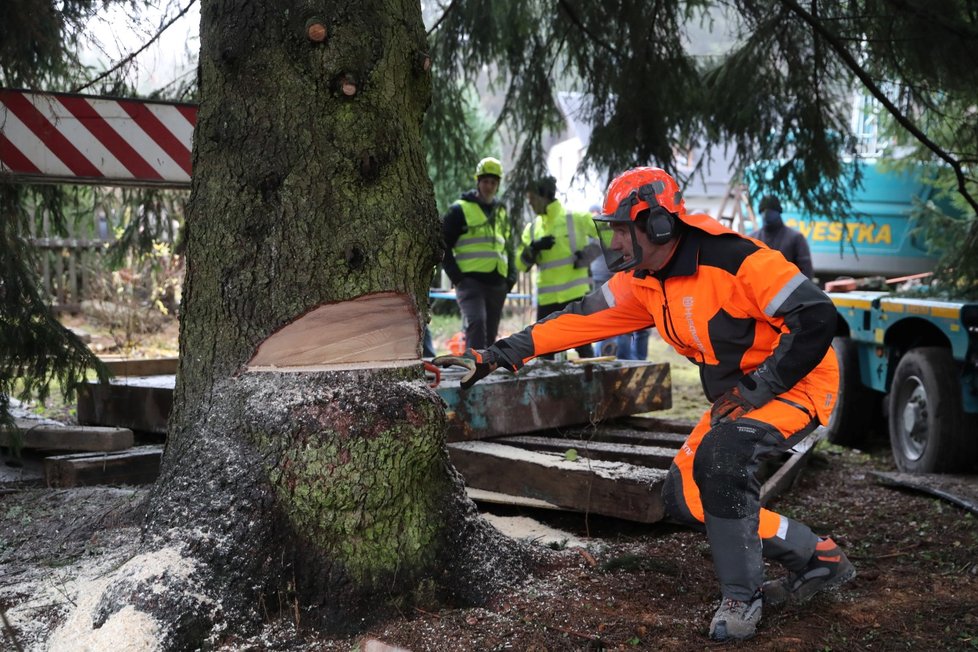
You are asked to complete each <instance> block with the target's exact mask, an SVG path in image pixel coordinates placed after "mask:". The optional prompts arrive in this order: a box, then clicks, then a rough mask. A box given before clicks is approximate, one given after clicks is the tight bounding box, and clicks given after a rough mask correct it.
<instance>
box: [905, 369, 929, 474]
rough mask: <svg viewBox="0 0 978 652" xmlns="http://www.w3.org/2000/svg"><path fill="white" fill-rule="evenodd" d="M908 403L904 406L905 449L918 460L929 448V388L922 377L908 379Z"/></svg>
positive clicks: (910, 457) (907, 453)
mask: <svg viewBox="0 0 978 652" xmlns="http://www.w3.org/2000/svg"><path fill="white" fill-rule="evenodd" d="M905 387H906V389H907V392H906V394H905V396H907V399H906V403H904V406H903V419H902V421H903V424H902V425H903V428H902V429H901V430H902V433H901V434H902V435H903V436H902V437H901V438H900V439H901V440H902V442H903V449H904V452H905V453H906V456H907V457H908V458H909V459H913V460H917V459H920V457H921V456H922V455H923V454H924V449H925V448H927V390H926V389H924V384H923V382H921V380H920V378H918V377H916V376H911V377H910V378H908V379H907V380H906V385H905Z"/></svg>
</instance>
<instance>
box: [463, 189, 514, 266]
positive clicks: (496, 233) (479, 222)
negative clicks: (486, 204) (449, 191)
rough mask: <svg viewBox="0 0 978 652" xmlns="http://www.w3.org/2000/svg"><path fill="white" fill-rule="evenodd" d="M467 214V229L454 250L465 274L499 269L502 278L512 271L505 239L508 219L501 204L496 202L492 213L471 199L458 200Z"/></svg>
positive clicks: (506, 237)
mask: <svg viewBox="0 0 978 652" xmlns="http://www.w3.org/2000/svg"><path fill="white" fill-rule="evenodd" d="M455 203H456V204H458V205H459V206H461V207H462V214H463V215H465V232H464V233H462V235H460V236H459V238H458V241H457V242H456V243H455V246H454V247H453V248H452V254H453V255H454V256H455V261H456V262H457V263H458V268H459V270H460V271H461V272H462V273H463V274H469V273H472V272H493V271H494V272H497V273H498V274H499V275H500V276H502V277H503V278H506V276H507V275H508V274H509V263H508V262H507V258H506V243H507V241H508V240H509V220H507V219H506V209H505V208H503V207H502V205H501V204H493V208H492V211H491V214H490V215H486V213H485V211H484V210H482V207H481V206H480V205H479V204H477V203H475V202H471V201H465V200H464V199H459V200H457V201H456V202H455Z"/></svg>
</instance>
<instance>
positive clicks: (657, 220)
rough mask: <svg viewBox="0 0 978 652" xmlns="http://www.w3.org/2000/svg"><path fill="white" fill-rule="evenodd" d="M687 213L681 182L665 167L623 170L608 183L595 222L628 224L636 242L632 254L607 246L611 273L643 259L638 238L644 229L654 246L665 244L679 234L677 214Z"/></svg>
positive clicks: (605, 249)
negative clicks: (640, 220)
mask: <svg viewBox="0 0 978 652" xmlns="http://www.w3.org/2000/svg"><path fill="white" fill-rule="evenodd" d="M685 212H686V204H685V203H684V202H683V194H682V192H680V190H679V184H677V183H676V180H675V179H673V178H672V177H671V176H669V174H667V173H666V171H665V170H663V169H661V168H652V167H641V168H632V169H631V170H628V171H626V172H623V173H621V174H620V175H618V176H617V177H615V179H614V180H613V181H612V182H611V185H609V186H608V192H607V193H606V194H605V199H604V206H603V207H602V210H601V215H599V216H596V217H595V218H594V221H595V223H598V222H606V223H610V224H616V223H617V224H626V225H627V226H628V233H629V236H630V237H631V241H632V247H631V249H632V256H631V257H630V258H625V257H624V254H622V253H621V252H619V251H616V250H613V249H611V248H610V245H605V244H604V241H603V240H602V249H603V250H604V255H605V263H606V264H607V265H608V269H609V271H611V272H623V271H625V270H628V269H632V268H634V267H637V266H638V265H639V263H640V262H641V261H642V255H643V251H642V245H641V243H640V242H639V239H638V238H637V237H636V232H637V231H638V230H641V231H642V232H643V233H644V234H645V235H646V236H647V237H648V240H649V242H650V243H652V244H653V245H664V244H666V243H667V242H669V241H671V240H672V239H673V238H674V237H675V236H676V220H677V216H678V215H680V214H683V213H685ZM642 214H647V215H648V219H646V220H645V222H644V224H643V225H642V227H639V229H637V228H636V220H637V219H638V216H639V215H642Z"/></svg>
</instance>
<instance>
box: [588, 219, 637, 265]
mask: <svg viewBox="0 0 978 652" xmlns="http://www.w3.org/2000/svg"><path fill="white" fill-rule="evenodd" d="M594 222H595V224H596V225H597V227H598V232H599V233H600V232H601V230H602V229H607V228H608V227H610V228H611V230H612V234H613V235H612V237H611V238H607V239H606V238H599V240H600V241H601V251H602V252H603V253H604V261H605V263H606V264H607V265H608V271H609V272H612V273H615V272H625V271H628V270H630V269H635V267H637V266H638V264H639V263H640V262H642V257H643V255H644V252H643V251H642V246H641V245H640V244H639V242H638V237H636V229H635V222H633V221H632V220H631V219H630V218H628V217H627V209H626V218H625V219H624V220H621V219H618V215H601V216H598V217H595V218H594ZM616 240H618V243H619V246H620V247H621V248H620V249H613V248H612V245H613V244H614V243H615V242H616Z"/></svg>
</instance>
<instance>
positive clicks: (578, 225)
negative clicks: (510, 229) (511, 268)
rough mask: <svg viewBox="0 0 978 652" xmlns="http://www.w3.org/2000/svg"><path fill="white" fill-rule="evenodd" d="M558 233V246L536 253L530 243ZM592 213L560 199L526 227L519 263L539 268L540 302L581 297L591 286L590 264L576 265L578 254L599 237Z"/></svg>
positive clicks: (555, 236)
mask: <svg viewBox="0 0 978 652" xmlns="http://www.w3.org/2000/svg"><path fill="white" fill-rule="evenodd" d="M548 235H552V236H553V237H554V246H553V247H551V248H550V249H546V250H544V251H540V252H539V253H538V254H536V256H535V257H534V256H533V254H532V252H531V251H530V249H529V246H530V243H531V242H533V241H534V240H539V239H540V238H543V237H544V236H548ZM597 237H598V234H597V231H596V230H595V227H594V220H593V219H592V218H591V214H590V213H586V212H584V213H573V212H571V211H568V210H565V209H564V207H563V206H561V204H560V202H559V201H556V200H554V201H552V202H550V204H549V205H548V206H547V213H546V214H545V215H537V216H536V218H534V220H533V222H531V223H530V224H527V225H526V228H525V229H524V230H523V238H522V243H521V244H520V249H519V251H518V252H517V256H516V267H517V268H518V269H519V270H520V271H523V272H525V271H528V270H529V269H530V267H532V266H533V265H534V264H535V265H536V268H537V303H538V304H539V305H541V306H548V305H551V304H554V303H566V302H568V301H574V300H575V299H580V298H581V297H583V296H584V295H585V294H587V293H588V290H590V289H591V281H590V276H589V274H588V265H587V264H586V263H585V264H583V265H581V266H575V262H576V261H578V257H577V256H575V254H578V256H579V255H580V254H581V252H583V250H584V248H585V247H587V246H588V244H589V243H590V242H591V238H597Z"/></svg>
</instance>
